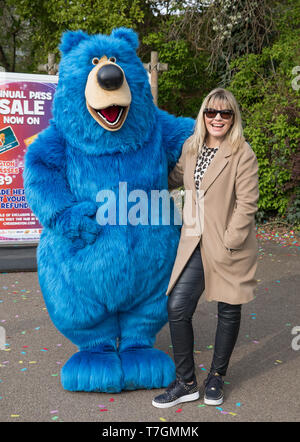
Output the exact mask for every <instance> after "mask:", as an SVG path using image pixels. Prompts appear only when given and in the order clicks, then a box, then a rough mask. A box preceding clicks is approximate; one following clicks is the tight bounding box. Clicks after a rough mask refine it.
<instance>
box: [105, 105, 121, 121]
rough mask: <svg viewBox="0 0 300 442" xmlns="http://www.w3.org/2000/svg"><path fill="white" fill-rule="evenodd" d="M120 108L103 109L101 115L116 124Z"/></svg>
mask: <svg viewBox="0 0 300 442" xmlns="http://www.w3.org/2000/svg"><path fill="white" fill-rule="evenodd" d="M119 112H120V106H109V107H107V108H106V109H101V110H100V113H101V114H102V115H103V116H104V117H105V118H106V119H107V120H108V121H109V122H110V123H114V121H116V119H117V118H118V116H119Z"/></svg>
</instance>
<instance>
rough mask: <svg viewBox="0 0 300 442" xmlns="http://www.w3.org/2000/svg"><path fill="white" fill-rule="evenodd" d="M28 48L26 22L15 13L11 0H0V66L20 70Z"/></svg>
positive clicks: (27, 27)
mask: <svg viewBox="0 0 300 442" xmlns="http://www.w3.org/2000/svg"><path fill="white" fill-rule="evenodd" d="M30 50H31V43H30V29H29V25H28V22H26V21H24V20H22V18H21V17H20V16H19V15H18V14H17V13H16V8H15V5H14V2H13V1H12V0H0V66H2V67H3V68H4V69H5V70H6V71H11V72H14V71H15V70H16V69H18V70H20V69H21V71H22V65H23V69H24V66H25V65H26V64H28V61H27V62H26V59H27V60H28V58H27V56H28V55H29V53H30ZM29 63H30V62H29ZM25 69H26V68H25Z"/></svg>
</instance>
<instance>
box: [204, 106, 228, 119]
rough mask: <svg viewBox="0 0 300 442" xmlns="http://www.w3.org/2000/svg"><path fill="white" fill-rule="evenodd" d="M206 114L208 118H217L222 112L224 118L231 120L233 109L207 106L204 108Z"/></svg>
mask: <svg viewBox="0 0 300 442" xmlns="http://www.w3.org/2000/svg"><path fill="white" fill-rule="evenodd" d="M204 114H205V115H206V116H207V118H216V116H217V115H218V114H220V116H221V118H222V120H229V119H230V118H231V117H232V115H233V111H232V110H230V109H224V110H217V109H207V108H206V109H204Z"/></svg>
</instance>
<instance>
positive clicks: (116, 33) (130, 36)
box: [111, 28, 139, 50]
mask: <svg viewBox="0 0 300 442" xmlns="http://www.w3.org/2000/svg"><path fill="white" fill-rule="evenodd" d="M111 37H115V38H119V39H121V40H126V41H127V43H129V44H130V46H131V47H132V49H134V50H137V48H138V47H139V38H138V35H137V33H136V32H135V31H134V30H133V29H129V28H115V29H113V30H112V33H111Z"/></svg>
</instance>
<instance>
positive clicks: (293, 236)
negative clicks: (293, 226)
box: [256, 226, 300, 249]
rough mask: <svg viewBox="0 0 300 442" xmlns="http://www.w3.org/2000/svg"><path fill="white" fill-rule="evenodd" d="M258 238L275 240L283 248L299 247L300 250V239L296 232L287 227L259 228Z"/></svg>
mask: <svg viewBox="0 0 300 442" xmlns="http://www.w3.org/2000/svg"><path fill="white" fill-rule="evenodd" d="M256 230H257V233H256V238H258V239H260V240H267V241H268V240H273V241H275V242H276V243H277V244H279V245H280V246H281V247H297V248H299V249H300V237H299V234H298V233H296V232H295V231H294V230H288V231H287V230H286V227H279V226H277V227H275V226H274V227H273V228H272V227H270V226H259V227H257V228H256Z"/></svg>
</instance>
